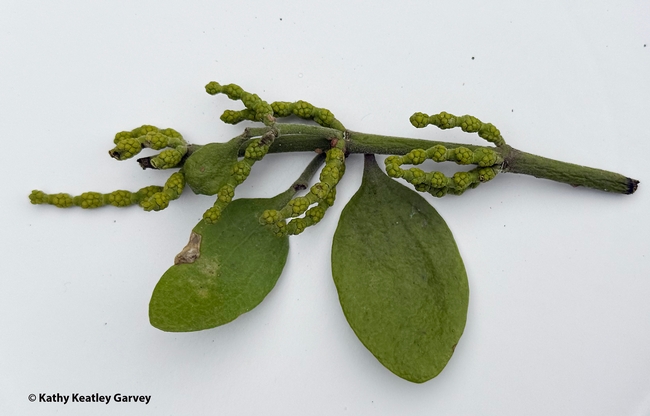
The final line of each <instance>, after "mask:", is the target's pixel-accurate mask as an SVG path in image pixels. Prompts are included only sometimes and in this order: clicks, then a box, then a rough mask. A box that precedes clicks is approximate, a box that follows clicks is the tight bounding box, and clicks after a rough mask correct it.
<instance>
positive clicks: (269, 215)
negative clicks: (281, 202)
mask: <svg viewBox="0 0 650 416" xmlns="http://www.w3.org/2000/svg"><path fill="white" fill-rule="evenodd" d="M278 221H280V213H279V212H278V211H277V210H275V209H267V210H266V211H264V212H263V213H262V216H261V217H260V222H261V223H262V224H274V223H276V222H278Z"/></svg>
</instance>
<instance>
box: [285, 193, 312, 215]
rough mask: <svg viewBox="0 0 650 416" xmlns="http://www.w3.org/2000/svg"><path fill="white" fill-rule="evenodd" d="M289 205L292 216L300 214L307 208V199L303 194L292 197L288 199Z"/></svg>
mask: <svg viewBox="0 0 650 416" xmlns="http://www.w3.org/2000/svg"><path fill="white" fill-rule="evenodd" d="M289 206H290V207H291V214H292V216H297V215H300V214H302V213H303V212H305V211H306V210H307V208H309V199H308V198H305V197H304V196H301V197H298V198H294V199H292V200H291V201H289Z"/></svg>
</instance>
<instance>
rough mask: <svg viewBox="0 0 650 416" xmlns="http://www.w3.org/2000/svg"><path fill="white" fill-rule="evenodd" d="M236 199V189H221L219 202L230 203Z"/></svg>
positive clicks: (230, 187)
mask: <svg viewBox="0 0 650 416" xmlns="http://www.w3.org/2000/svg"><path fill="white" fill-rule="evenodd" d="M234 197H235V187H234V186H232V185H224V186H222V187H221V188H220V189H219V192H218V198H219V201H222V202H225V203H228V202H230V201H232V199H233V198H234Z"/></svg>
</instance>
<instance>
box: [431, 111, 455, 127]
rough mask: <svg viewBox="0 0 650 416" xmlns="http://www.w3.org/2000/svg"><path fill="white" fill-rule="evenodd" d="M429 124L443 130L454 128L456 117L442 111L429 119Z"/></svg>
mask: <svg viewBox="0 0 650 416" xmlns="http://www.w3.org/2000/svg"><path fill="white" fill-rule="evenodd" d="M429 122H430V123H431V124H433V125H436V126H438V127H439V128H441V129H443V130H444V129H451V128H453V127H456V117H455V116H453V115H452V114H449V113H447V112H444V111H443V112H442V113H440V114H434V115H432V116H431V117H429Z"/></svg>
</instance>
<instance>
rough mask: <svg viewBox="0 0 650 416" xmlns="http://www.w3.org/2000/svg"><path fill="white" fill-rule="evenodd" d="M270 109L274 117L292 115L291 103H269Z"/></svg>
mask: <svg viewBox="0 0 650 416" xmlns="http://www.w3.org/2000/svg"><path fill="white" fill-rule="evenodd" d="M271 109H272V110H273V115H274V116H275V117H289V116H290V115H291V114H292V109H293V103H289V102H286V101H275V102H273V103H271Z"/></svg>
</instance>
